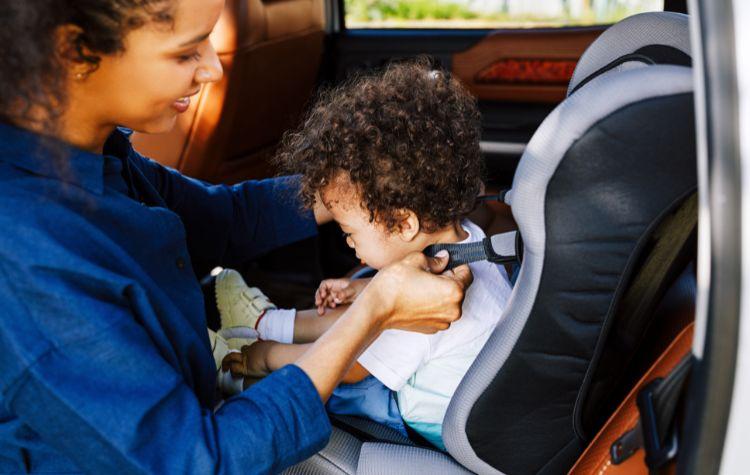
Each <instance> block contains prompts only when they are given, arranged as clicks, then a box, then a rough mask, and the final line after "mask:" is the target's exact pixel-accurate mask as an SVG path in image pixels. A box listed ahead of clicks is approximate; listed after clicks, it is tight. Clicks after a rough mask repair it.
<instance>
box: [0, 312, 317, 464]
mask: <svg viewBox="0 0 750 475" xmlns="http://www.w3.org/2000/svg"><path fill="white" fill-rule="evenodd" d="M80 310H81V311H83V312H85V311H86V306H85V305H83V306H81V307H80ZM56 317H58V318H65V315H56ZM89 317H90V318H97V315H93V314H92V315H89ZM119 317H122V318H119ZM108 319H109V320H110V321H112V322H113V323H112V324H111V325H109V326H108V327H105V328H101V327H100V328H98V331H97V333H95V334H90V335H88V337H82V338H79V339H77V340H72V341H70V342H69V343H67V344H65V345H59V344H58V345H46V349H45V350H44V351H43V352H41V353H40V354H38V355H36V356H35V358H34V361H33V362H32V363H31V364H30V365H28V366H27V367H26V369H25V370H24V371H23V372H21V373H20V374H18V375H17V377H15V378H14V379H13V381H2V385H3V386H4V388H3V394H4V397H3V402H4V406H5V407H6V408H7V410H8V411H9V412H10V413H11V414H13V415H15V416H16V417H18V418H19V419H20V420H22V421H23V422H24V423H25V424H26V425H27V426H29V427H30V428H31V429H33V430H34V431H35V432H36V433H37V434H39V436H40V437H41V438H42V440H43V441H45V442H46V443H47V444H48V445H49V446H51V447H52V448H54V449H56V450H57V451H58V452H60V453H62V454H64V455H65V456H67V457H68V458H70V459H71V460H72V461H73V462H74V463H75V464H76V465H77V466H78V467H79V468H80V469H82V470H83V471H85V472H88V473H244V474H248V473H276V472H278V471H281V470H283V469H284V468H285V467H287V466H290V465H292V464H294V463H296V462H298V461H300V460H303V459H304V458H306V457H308V456H311V455H312V454H314V453H315V452H316V451H318V450H320V449H321V448H322V447H323V446H324V445H325V442H326V441H327V439H328V437H329V435H330V430H331V429H330V423H329V421H328V419H327V417H326V415H325V411H324V409H323V405H322V403H321V400H320V398H319V396H318V394H317V391H316V390H315V388H314V386H313V385H312V383H311V381H310V379H309V378H308V377H307V375H306V374H305V373H304V372H303V371H302V370H301V369H299V368H298V367H296V366H291V365H290V366H286V367H284V368H282V369H281V370H279V371H277V372H275V373H273V374H272V375H270V376H268V377H267V378H266V379H264V380H263V381H261V382H259V383H257V384H256V385H254V386H252V387H251V388H249V389H248V390H246V391H244V392H243V393H241V394H239V395H237V396H236V397H234V398H232V399H229V400H228V401H227V402H226V403H225V404H224V405H222V406H221V408H220V409H218V410H217V411H216V412H213V411H212V410H211V409H210V408H206V407H202V406H201V405H200V404H199V403H198V401H197V400H196V397H195V395H194V393H193V392H192V391H191V389H190V388H189V387H188V386H187V385H186V384H185V382H184V380H183V379H182V378H181V377H180V375H179V374H178V373H176V372H175V371H174V369H173V368H172V367H171V366H169V365H168V364H167V363H166V362H165V361H164V360H163V359H162V358H161V357H160V355H159V353H158V351H157V350H156V348H155V347H154V346H153V344H152V343H151V342H150V340H149V338H148V336H147V335H146V334H145V332H144V331H143V329H142V328H141V327H140V326H139V325H138V324H137V323H136V322H135V321H134V320H133V319H132V317H131V316H130V315H120V316H114V318H112V316H110V318H108ZM0 339H3V338H0ZM40 345H41V343H40ZM10 356H11V355H7V354H6V355H5V357H4V359H5V360H6V361H7V359H8V358H9V357H10ZM2 379H5V378H4V376H0V380H2ZM6 383H7V384H6Z"/></svg>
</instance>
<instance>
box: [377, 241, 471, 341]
mask: <svg viewBox="0 0 750 475" xmlns="http://www.w3.org/2000/svg"><path fill="white" fill-rule="evenodd" d="M438 256H439V257H438ZM438 256H436V257H432V258H431V257H427V256H425V255H424V254H422V253H421V252H414V253H411V254H409V255H408V256H407V257H406V258H405V259H403V260H402V261H400V262H397V263H395V264H392V265H390V266H388V267H385V268H383V269H381V270H380V272H378V274H377V275H376V276H375V277H374V278H373V279H372V282H370V284H369V285H368V286H367V287H366V288H365V289H364V290H363V292H362V297H366V298H367V299H368V300H370V301H371V302H374V303H371V304H370V308H371V309H372V310H373V316H374V317H376V318H375V320H376V321H375V322H374V324H375V325H377V326H378V327H379V328H380V330H386V329H389V328H398V329H401V330H410V331H418V332H422V333H435V332H437V331H440V330H445V329H447V328H448V327H449V326H450V324H451V323H452V322H454V321H456V320H457V319H458V318H459V317H460V316H461V304H462V303H463V298H464V293H465V292H466V289H467V288H468V286H469V285H470V284H471V282H472V279H473V277H472V275H471V271H470V270H469V266H467V265H463V266H459V267H456V268H454V269H453V270H450V271H447V272H444V273H442V274H439V273H440V272H442V271H443V270H444V269H445V266H446V265H447V264H448V254H447V253H445V251H443V253H438ZM436 274H439V275H436Z"/></svg>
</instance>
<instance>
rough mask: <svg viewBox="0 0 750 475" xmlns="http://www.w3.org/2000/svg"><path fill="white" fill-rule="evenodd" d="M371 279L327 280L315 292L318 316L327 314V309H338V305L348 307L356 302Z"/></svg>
mask: <svg viewBox="0 0 750 475" xmlns="http://www.w3.org/2000/svg"><path fill="white" fill-rule="evenodd" d="M369 281H370V279H355V280H350V279H326V280H324V281H323V282H321V283H320V286H319V287H318V290H317V291H316V292H315V306H316V307H317V308H318V315H323V314H324V313H325V309H326V307H328V308H336V306H337V305H346V304H349V303H352V302H354V299H356V298H357V295H359V293H360V292H362V289H364V288H365V287H366V286H367V283H368V282H369Z"/></svg>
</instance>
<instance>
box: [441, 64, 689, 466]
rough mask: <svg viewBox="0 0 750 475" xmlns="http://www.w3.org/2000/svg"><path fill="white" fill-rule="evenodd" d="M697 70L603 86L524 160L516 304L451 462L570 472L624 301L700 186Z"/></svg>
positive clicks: (556, 121)
mask: <svg viewBox="0 0 750 475" xmlns="http://www.w3.org/2000/svg"><path fill="white" fill-rule="evenodd" d="M692 90H693V81H692V71H691V69H690V68H686V67H682V66H672V65H656V66H652V67H649V68H638V69H631V70H625V71H620V72H617V73H612V74H607V75H603V76H599V77H597V78H595V79H593V80H591V81H590V82H589V84H587V85H586V87H584V88H582V89H580V90H579V91H578V92H576V94H574V95H572V96H570V97H568V98H567V99H565V100H564V101H563V102H562V103H561V104H560V105H559V106H558V107H557V108H556V109H555V110H554V111H553V112H552V113H551V114H550V115H549V116H548V117H547V118H546V119H545V120H544V122H543V123H542V124H541V125H540V127H539V129H538V130H537V132H536V133H535V134H534V136H533V137H532V139H531V140H530V142H529V144H528V146H527V147H526V150H525V151H524V154H523V156H522V157H521V161H520V163H519V165H518V168H517V170H516V173H515V176H514V179H513V188H512V189H511V191H510V192H509V193H508V194H507V196H506V201H508V202H509V203H510V204H511V205H512V211H513V216H514V218H515V220H516V222H517V224H518V230H519V232H520V234H521V236H522V237H523V241H524V247H525V249H524V259H523V261H522V264H521V270H520V273H519V276H518V280H517V282H516V285H515V287H514V289H513V293H512V294H511V297H510V300H509V302H508V305H507V307H506V309H505V312H504V313H503V315H502V317H501V318H500V320H499V322H498V325H497V327H496V328H495V330H494V332H493V334H492V336H491V337H490V339H489V340H488V342H487V343H486V344H485V346H484V348H483V349H482V351H481V352H480V354H479V356H478V357H477V359H476V361H475V362H474V364H473V365H472V367H471V369H470V370H469V372H468V373H467V374H466V376H465V377H464V379H463V381H462V382H461V385H460V386H459V388H458V390H457V391H456V393H455V395H454V397H453V399H452V400H451V403H450V406H449V408H448V412H447V414H446V418H445V421H444V424H443V440H444V441H445V444H446V447H447V449H448V451H449V452H450V454H451V455H452V456H453V457H454V458H456V460H458V461H459V462H461V463H462V464H463V465H464V466H466V467H467V468H469V469H470V470H472V471H474V472H477V473H498V471H499V472H504V473H562V472H565V471H567V470H568V468H570V466H572V463H573V462H574V461H575V459H576V457H577V456H578V455H579V454H580V452H581V451H582V449H583V447H585V441H586V436H587V434H586V433H585V430H584V428H583V425H582V416H581V414H582V410H581V405H582V404H584V401H585V400H586V395H587V392H588V385H589V381H590V379H591V377H592V374H593V373H594V371H595V370H596V368H597V361H598V358H599V355H600V353H601V351H602V349H601V346H600V342H601V341H604V340H605V339H606V334H607V331H608V329H609V326H610V323H611V321H612V318H613V315H614V312H615V309H616V308H617V303H618V299H619V295H620V293H621V292H622V289H623V288H624V287H625V286H626V285H627V283H628V282H629V281H630V277H631V275H632V273H633V272H634V269H635V267H636V265H635V264H634V263H635V262H637V261H638V259H639V257H640V256H641V255H642V252H644V251H643V249H644V248H643V246H645V244H644V243H645V242H647V238H648V237H649V236H650V233H651V232H653V230H654V229H655V227H656V226H657V223H659V222H660V220H662V219H663V217H664V215H665V214H666V213H669V212H671V211H672V210H673V209H674V206H675V203H679V202H680V200H683V199H684V198H685V197H686V196H688V195H690V193H692V192H694V190H695V187H696V182H697V178H696V173H697V172H696V169H695V160H696V158H695V124H694V115H693V97H692Z"/></svg>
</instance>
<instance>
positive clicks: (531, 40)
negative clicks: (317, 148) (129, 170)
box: [134, 0, 696, 430]
mask: <svg viewBox="0 0 750 475" xmlns="http://www.w3.org/2000/svg"><path fill="white" fill-rule="evenodd" d="M323 2H324V0H285V1H283V2H275V1H265V0H228V1H227V2H226V6H225V12H224V14H223V15H222V18H221V19H220V23H219V25H218V26H217V30H216V32H215V33H214V35H213V36H212V41H213V42H214V44H215V45H216V48H217V51H218V53H219V57H220V59H221V61H222V64H223V66H224V68H225V75H224V78H223V79H222V81H221V82H219V83H217V84H213V85H210V86H207V87H205V88H204V90H203V91H202V92H201V93H200V96H199V99H198V100H197V101H195V104H193V105H192V106H191V109H190V111H189V112H188V113H187V114H183V115H182V116H181V117H179V119H178V125H177V127H176V128H175V130H174V131H173V132H171V133H169V134H167V135H164V136H159V137H155V136H145V135H138V134H136V136H135V137H134V142H135V146H136V148H138V149H139V150H140V151H141V152H143V153H144V154H146V155H148V156H151V157H152V158H154V159H156V160H158V161H160V162H162V163H165V164H167V165H169V166H172V167H175V168H177V169H179V170H181V171H182V172H183V173H186V174H187V175H190V176H194V177H197V178H200V179H203V180H207V181H211V182H217V183H218V182H222V183H234V182H237V181H240V180H244V179H251V178H264V177H269V176H273V175H275V174H276V173H277V171H276V170H274V168H273V166H272V164H271V161H270V158H271V157H272V155H273V153H274V151H275V148H276V146H277V144H278V141H279V139H280V138H281V136H282V135H283V133H284V132H285V131H287V130H290V129H292V128H294V127H296V126H297V124H298V122H299V120H300V118H301V115H302V114H303V113H304V110H305V108H306V107H307V105H308V104H309V103H310V100H311V98H312V97H314V94H315V90H316V89H317V88H318V87H329V86H331V85H335V84H337V83H339V82H340V81H342V80H344V79H345V78H347V77H349V76H350V75H351V74H355V73H357V72H359V71H362V70H368V69H371V68H378V67H381V66H382V65H384V64H387V63H388V62H389V61H393V60H401V59H404V58H409V57H415V56H417V55H421V54H428V55H430V56H432V57H433V58H434V59H435V62H436V64H437V65H439V66H440V67H443V68H445V69H447V70H449V71H451V73H452V74H453V75H454V76H456V77H458V78H459V79H461V80H462V81H463V82H464V83H465V84H466V86H467V87H468V88H469V90H470V91H472V92H473V93H475V94H476V95H477V97H478V100H479V107H480V110H481V113H482V120H483V123H482V127H483V138H482V140H483V152H484V155H485V163H486V170H487V183H486V185H487V190H486V191H487V193H494V192H497V191H499V190H503V189H506V188H508V187H509V186H510V184H511V179H512V177H513V174H514V172H515V169H516V165H517V164H518V160H519V158H520V156H521V153H522V151H523V147H524V146H525V144H526V142H527V141H528V140H529V138H530V137H531V136H532V135H533V134H534V132H535V131H536V129H537V127H538V126H539V124H540V123H541V122H542V120H543V119H544V118H545V117H546V116H547V115H548V114H549V113H550V112H551V111H552V110H553V109H554V108H555V107H556V106H557V104H558V103H559V102H560V101H561V100H562V99H563V98H564V97H565V92H566V88H567V79H568V78H565V80H564V81H561V82H560V83H558V84H553V85H549V84H546V85H541V86H540V85H538V84H536V85H535V84H532V85H528V84H526V85H518V84H514V83H510V84H508V83H503V82H502V81H499V82H496V83H493V81H492V78H491V77H490V78H489V79H487V78H486V77H485V78H484V79H482V78H483V77H484V76H483V74H482V73H483V72H484V69H485V68H486V65H487V64H488V62H491V61H493V60H494V58H497V57H500V56H502V52H503V51H509V50H519V49H521V50H523V51H524V52H525V53H526V54H527V55H529V56H532V57H545V56H544V55H547V54H548V55H550V56H551V57H554V58H558V57H567V58H574V59H577V58H578V57H579V56H580V55H581V54H582V53H583V51H584V50H585V49H586V48H587V47H588V46H589V45H590V44H591V42H593V41H594V40H595V39H596V38H597V37H598V35H599V34H600V33H601V32H602V31H603V30H604V27H585V28H563V29H547V30H533V33H530V32H528V31H512V30H511V31H508V30H500V31H496V32H490V31H484V30H482V31H467V32H454V33H451V34H444V35H441V34H440V32H439V31H433V32H431V33H430V34H425V33H424V32H414V31H405V32H387V34H386V33H383V34H381V35H378V34H373V33H369V34H358V33H357V32H350V31H346V30H345V29H344V30H342V31H330V28H329V26H328V25H326V21H327V20H326V18H327V17H326V15H325V9H324V8H323ZM342 6H343V1H342V2H339V7H342ZM664 8H665V10H669V11H676V12H686V10H687V8H686V1H685V0H666V1H665V4H664ZM342 21H343V20H342ZM269 91H270V92H271V93H269ZM498 144H500V145H498ZM472 218H473V219H474V220H475V221H476V222H477V223H479V224H480V225H481V226H482V227H483V228H484V229H485V230H486V232H487V233H488V234H495V233H498V232H503V231H506V230H509V229H512V228H513V227H514V222H513V217H512V215H511V214H510V210H509V207H508V206H507V205H505V204H504V203H500V202H495V203H492V202H490V203H487V204H485V205H482V206H480V207H479V209H477V210H476V211H475V214H474V215H473V216H472ZM695 241H696V240H695V236H694V235H692V236H691V238H690V239H689V240H688V241H687V242H686V243H685V244H684V248H683V249H682V251H681V255H680V257H679V259H678V260H677V261H676V264H675V265H674V266H673V267H672V268H670V270H669V278H667V279H666V280H665V284H664V288H662V289H660V298H659V299H658V302H657V305H655V308H653V309H651V312H652V313H653V314H654V315H658V318H653V319H652V320H651V323H650V324H649V325H647V326H646V327H644V328H643V329H642V332H641V333H640V334H639V339H638V341H637V342H635V343H633V345H635V347H636V348H637V351H635V352H634V353H633V357H632V359H631V360H629V361H627V362H625V363H626V364H623V367H622V372H621V373H619V381H618V382H617V384H610V385H609V386H608V388H609V392H608V393H607V394H605V395H600V396H601V397H599V398H598V400H597V401H596V402H595V403H592V404H590V405H588V406H587V408H588V410H589V413H587V414H586V415H585V416H584V420H585V424H586V425H588V427H587V428H588V429H589V430H595V429H596V428H597V427H600V426H601V424H602V423H603V419H606V417H607V416H608V414H609V413H610V412H611V411H612V410H613V409H614V407H615V406H616V405H617V402H618V401H619V400H621V399H622V397H623V396H624V394H626V393H627V391H628V390H629V388H630V387H631V386H632V384H633V382H634V381H637V380H638V379H639V377H640V375H642V374H643V372H644V371H645V369H646V368H648V367H649V365H650V364H651V362H653V360H654V358H655V357H656V356H657V355H659V354H660V353H661V351H662V350H663V349H664V347H665V345H666V344H667V343H668V342H670V341H671V340H672V338H673V337H674V336H675V335H676V334H677V333H678V332H679V331H680V330H681V329H683V328H684V327H685V325H686V323H687V322H689V321H691V320H692V318H693V313H694V300H695ZM358 266H359V262H358V261H357V259H356V258H355V256H354V254H353V252H352V250H351V249H349V248H348V246H346V243H345V242H344V240H343V238H342V236H341V231H340V230H339V229H338V227H337V225H335V224H328V225H325V226H323V227H322V228H321V229H320V233H319V236H317V237H316V238H312V239H308V240H305V241H302V242H299V243H295V244H293V245H290V246H286V247H285V248H283V249H279V250H276V251H273V252H271V253H269V254H267V255H265V256H263V257H261V258H259V259H257V260H256V261H254V262H250V263H248V264H247V266H246V267H245V268H244V269H241V271H242V272H243V274H244V275H245V276H246V278H247V279H248V281H250V282H252V283H253V285H257V286H259V287H261V288H262V289H263V290H264V292H265V293H266V294H267V295H268V296H269V297H270V299H271V300H272V301H274V302H276V303H277V304H278V305H279V306H281V307H287V308H291V307H294V308H305V307H309V306H311V304H312V297H313V292H314V289H315V287H316V286H317V283H318V282H319V281H320V280H321V279H323V278H327V277H339V276H343V275H347V274H350V273H351V272H353V271H354V270H356V269H357V268H358ZM200 277H203V276H200ZM207 310H209V313H213V308H211V305H210V301H208V303H207ZM617 337H618V336H617V333H616V332H614V333H612V334H611V335H610V336H609V338H610V340H611V341H610V342H609V343H610V344H611V345H617V344H620V343H621V342H617V341H616V339H617ZM605 357H607V358H616V357H617V354H616V352H615V353H612V354H609V355H605ZM598 376H599V377H602V378H603V377H604V376H603V375H598Z"/></svg>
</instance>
